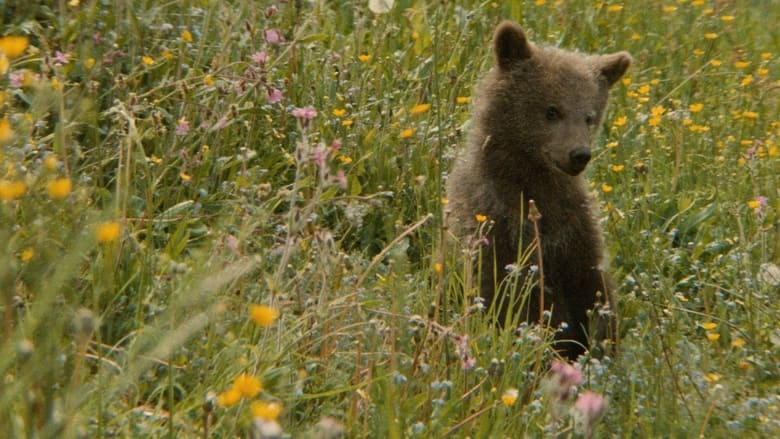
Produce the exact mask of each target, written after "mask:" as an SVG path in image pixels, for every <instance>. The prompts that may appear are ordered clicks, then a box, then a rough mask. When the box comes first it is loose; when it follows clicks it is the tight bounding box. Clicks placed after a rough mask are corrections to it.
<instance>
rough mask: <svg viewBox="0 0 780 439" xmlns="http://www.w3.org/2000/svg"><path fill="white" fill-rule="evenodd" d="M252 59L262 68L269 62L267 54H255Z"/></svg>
mask: <svg viewBox="0 0 780 439" xmlns="http://www.w3.org/2000/svg"><path fill="white" fill-rule="evenodd" d="M250 58H251V59H252V62H254V63H255V64H260V65H261V66H262V65H264V64H265V62H266V61H267V60H268V55H266V54H265V52H255V53H253V54H252V56H250Z"/></svg>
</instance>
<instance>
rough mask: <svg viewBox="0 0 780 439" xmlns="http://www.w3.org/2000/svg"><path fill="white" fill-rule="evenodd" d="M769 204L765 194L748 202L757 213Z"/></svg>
mask: <svg viewBox="0 0 780 439" xmlns="http://www.w3.org/2000/svg"><path fill="white" fill-rule="evenodd" d="M768 204H769V200H768V199H767V197H765V196H763V195H759V196H758V197H756V198H755V199H754V200H750V201H748V202H747V205H748V207H749V208H751V209H753V212H755V213H756V215H758V214H760V213H761V212H762V211H763V210H764V208H765V207H766V206H767V205H768Z"/></svg>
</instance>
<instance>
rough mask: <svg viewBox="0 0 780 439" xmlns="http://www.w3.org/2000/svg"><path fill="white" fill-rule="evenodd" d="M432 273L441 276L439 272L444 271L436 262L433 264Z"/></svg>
mask: <svg viewBox="0 0 780 439" xmlns="http://www.w3.org/2000/svg"><path fill="white" fill-rule="evenodd" d="M433 271H434V273H436V274H441V272H442V271H444V268H443V267H442V266H441V264H440V263H438V262H437V263H435V264H433Z"/></svg>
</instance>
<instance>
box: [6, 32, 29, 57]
mask: <svg viewBox="0 0 780 439" xmlns="http://www.w3.org/2000/svg"><path fill="white" fill-rule="evenodd" d="M28 44H30V40H29V39H28V38H27V37H24V36H17V35H6V36H4V37H0V52H3V53H4V54H5V56H7V57H8V58H9V59H14V58H16V57H17V56H19V55H21V54H23V53H24V51H25V50H27V45H28Z"/></svg>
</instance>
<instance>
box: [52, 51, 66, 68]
mask: <svg viewBox="0 0 780 439" xmlns="http://www.w3.org/2000/svg"><path fill="white" fill-rule="evenodd" d="M67 63H68V56H67V55H65V54H64V53H62V52H60V51H59V50H55V51H54V65H55V66H61V65H65V64H67Z"/></svg>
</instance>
